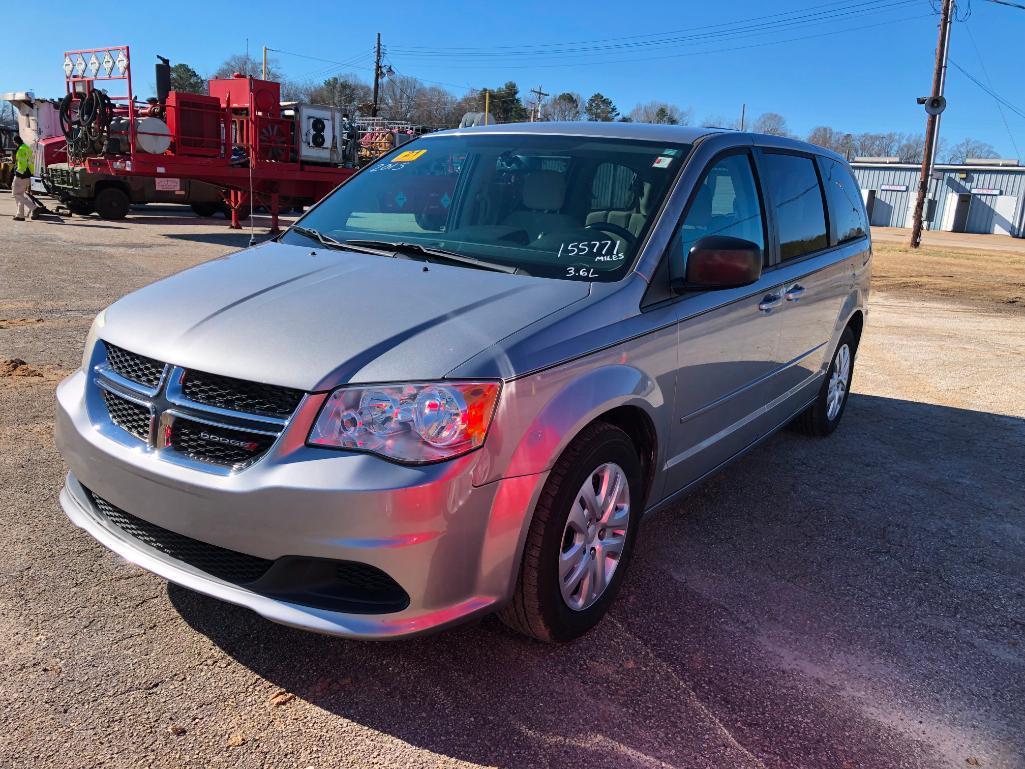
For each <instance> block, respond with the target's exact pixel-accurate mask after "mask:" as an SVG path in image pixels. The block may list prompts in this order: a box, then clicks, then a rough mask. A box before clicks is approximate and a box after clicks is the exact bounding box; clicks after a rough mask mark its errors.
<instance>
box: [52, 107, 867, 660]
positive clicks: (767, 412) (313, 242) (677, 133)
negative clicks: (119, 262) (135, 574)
mask: <svg viewBox="0 0 1025 769" xmlns="http://www.w3.org/2000/svg"><path fill="white" fill-rule="evenodd" d="M870 262H871V243H870V240H869V231H868V226H867V223H866V218H865V210H864V206H863V205H862V199H861V194H860V192H859V190H858V187H857V184H856V183H855V181H854V179H853V178H852V176H851V172H850V170H849V168H848V166H847V164H846V163H845V162H844V160H843V159H842V158H840V157H839V156H837V155H834V154H833V153H831V152H828V151H826V150H823V149H821V148H817V147H813V146H811V145H808V144H804V143H801V142H797V141H792V140H789V139H781V138H775V137H769V136H760V135H754V134H747V133H738V132H727V131H715V130H711V129H695V128H683V127H677V126H653V125H633V124H622V123H615V124H613V123H571V124H559V123H537V124H525V125H502V126H491V127H484V128H471V129H464V130H456V131H444V132H440V133H436V134H431V135H429V136H425V137H423V138H421V139H418V140H417V141H415V142H413V143H411V144H407V145H405V146H404V147H402V148H401V150H397V151H395V152H393V153H391V154H390V155H387V156H385V157H383V158H382V159H381V160H380V161H378V162H377V163H375V164H373V165H371V166H369V167H368V168H366V169H364V170H363V171H361V172H360V173H359V174H357V175H356V176H354V177H353V178H352V179H350V180H349V181H347V182H346V183H345V184H343V185H342V186H340V187H339V188H338V189H337V190H335V192H334V193H332V194H331V195H329V196H328V197H327V198H326V199H324V200H323V201H322V202H321V203H320V204H318V205H317V206H315V207H314V208H313V209H312V210H310V211H309V212H308V213H307V214H306V215H305V216H304V217H302V219H300V220H299V221H298V223H297V224H296V225H295V226H293V227H292V228H291V229H290V230H288V231H287V232H286V233H284V234H283V235H282V236H280V237H278V238H277V239H276V240H275V241H273V242H267V243H264V244H262V245H258V246H256V247H253V248H249V249H246V250H243V251H239V252H237V253H233V254H230V255H228V256H225V257H223V258H220V259H215V260H213V261H210V262H207V263H205V264H202V265H199V266H197V267H194V268H192V269H190V270H187V271H185V272H182V273H180V274H178V275H174V276H172V277H169V278H166V279H164V280H161V281H159V282H157V283H155V284H153V285H151V286H149V287H147V288H144V289H142V290H140V291H136V292H134V293H132V294H129V295H128V296H126V297H124V298H123V299H121V300H120V301H118V302H115V303H114V304H113V305H111V306H110V307H108V308H107V309H106V310H104V311H103V312H101V313H100V314H99V316H97V318H96V320H95V322H94V323H93V326H92V329H91V331H90V332H89V336H88V339H87V342H86V347H85V353H84V357H83V360H82V366H81V369H80V370H79V371H77V372H76V373H75V374H73V375H72V376H71V377H69V378H68V379H67V380H65V381H64V382H63V383H62V384H61V385H60V387H59V389H58V391H57V400H58V419H57V440H58V443H59V445H60V449H61V451H62V453H63V456H64V458H65V460H66V462H67V464H68V467H69V469H70V473H69V475H68V477H67V483H66V485H65V487H64V489H63V491H62V493H61V504H62V506H63V508H64V510H65V511H66V513H67V515H68V516H69V517H70V518H71V520H72V521H73V522H74V523H75V524H76V525H78V526H80V527H82V528H83V529H85V530H86V531H88V532H89V533H90V534H92V536H94V537H95V538H96V539H98V540H99V541H100V542H101V543H103V544H104V545H106V546H107V547H108V548H110V549H112V550H113V551H115V552H117V553H119V554H120V555H122V556H123V557H125V558H126V559H128V560H129V561H132V562H134V563H136V564H138V565H139V566H141V567H143V568H145V569H149V570H150V571H153V572H155V573H156V574H159V575H161V576H163V577H164V578H166V579H168V580H171V581H173V582H176V583H179V584H181V585H184V586H186V587H189V588H191V589H193V590H197V591H200V592H203V593H206V594H209V595H211V596H215V597H217V598H219V599H222V600H224V601H229V602H232V603H235V604H239V605H242V606H246V607H249V608H250V609H252V610H254V611H256V612H258V613H259V614H261V615H263V616H264V617H267V618H269V619H271V620H274V621H276V622H281V623H285V624H288V625H292V626H295V627H300V628H306V629H309V630H315V631H320V632H324V633H332V634H337V635H341V636H349V637H357V638H394V637H402V636H411V635H415V634H419V633H423V632H426V631H431V630H436V629H438V628H442V627H445V626H449V625H451V624H453V623H457V622H461V621H465V620H467V619H469V618H471V617H476V616H479V615H482V614H484V613H488V612H492V611H497V612H498V613H499V616H500V617H501V618H502V619H503V620H504V621H505V622H506V623H508V624H509V625H511V626H512V627H513V628H515V629H517V630H520V631H522V632H523V633H526V634H529V635H531V636H534V637H536V638H539V639H543V640H549V641H564V640H569V639H572V638H574V637H577V636H579V635H581V634H582V633H584V632H585V631H587V630H588V629H589V628H591V627H592V626H594V625H595V624H596V623H597V622H598V621H599V620H600V619H601V617H602V616H603V615H604V614H605V612H606V611H607V610H608V608H609V605H610V603H611V602H612V600H613V599H614V597H615V595H616V592H617V589H618V588H619V586H620V584H621V583H622V581H623V579H624V575H625V572H626V570H627V567H628V566H629V562H630V557H631V554H632V550H633V547H634V542H635V538H636V535H637V529H638V525H639V523H640V520H641V517H642V516H643V514H644V513H646V512H648V511H651V510H652V509H654V508H656V507H659V506H662V505H665V504H666V503H668V502H670V501H672V500H674V499H675V498H677V496H678V495H680V494H681V493H683V492H684V491H686V490H687V489H688V488H689V487H691V486H692V485H694V484H695V483H697V482H699V481H700V480H701V479H702V478H704V477H705V476H707V475H709V474H710V473H714V472H716V471H717V470H719V469H720V468H722V467H723V465H724V464H725V463H727V462H729V461H730V460H731V459H733V458H735V457H737V456H739V455H741V454H742V453H744V452H745V451H746V450H747V449H750V448H751V447H752V446H754V445H755V444H757V443H758V442H759V441H760V440H762V439H763V438H765V437H766V436H768V435H770V434H771V433H772V432H773V431H774V430H776V429H777V428H780V427H782V426H784V425H791V426H793V427H796V428H797V429H799V430H800V431H803V432H805V433H807V434H811V435H816V436H825V435H828V434H829V433H830V432H832V431H833V430H834V429H835V428H836V426H837V424H838V422H839V421H840V419H841V417H842V416H843V413H844V408H845V406H846V403H847V396H848V392H849V389H850V385H851V376H852V373H853V366H854V361H855V354H856V352H857V349H858V343H859V341H860V338H861V334H862V328H863V326H864V322H865V305H866V300H867V295H868V287H869V270H870Z"/></svg>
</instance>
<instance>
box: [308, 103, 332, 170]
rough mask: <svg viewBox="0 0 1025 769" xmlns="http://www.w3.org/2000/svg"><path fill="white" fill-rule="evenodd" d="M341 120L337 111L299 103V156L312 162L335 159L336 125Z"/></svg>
mask: <svg viewBox="0 0 1025 769" xmlns="http://www.w3.org/2000/svg"><path fill="white" fill-rule="evenodd" d="M340 121H341V115H340V114H339V111H338V110H336V109H333V108H331V107H322V106H317V105H313V104H300V105H299V136H300V139H299V157H300V158H301V159H302V160H305V161H308V162H314V163H334V162H338V161H337V156H338V146H337V142H336V141H335V133H336V130H335V129H336V126H337V125H338V123H339V122H340Z"/></svg>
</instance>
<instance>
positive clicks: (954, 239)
mask: <svg viewBox="0 0 1025 769" xmlns="http://www.w3.org/2000/svg"><path fill="white" fill-rule="evenodd" d="M923 234H924V237H923V239H922V247H921V248H919V249H911V248H908V246H907V241H908V238H909V237H910V230H904V229H896V228H891V227H883V228H875V229H873V231H872V237H873V240H874V243H875V250H876V256H877V259H876V262H875V267H874V268H873V271H872V279H873V286H874V287H875V288H876V289H878V290H880V291H887V292H899V293H901V294H903V295H906V296H914V297H922V298H939V299H950V300H954V301H957V302H960V303H962V304H970V305H972V306H975V307H978V308H979V309H984V310H986V311H990V312H993V311H996V312H1001V311H1010V312H1014V313H1017V314H1025V240H1021V239H1019V238H1008V237H1004V236H1000V235H965V234H963V233H953V232H925V233H923ZM973 239H977V240H978V241H979V242H978V244H975V243H973Z"/></svg>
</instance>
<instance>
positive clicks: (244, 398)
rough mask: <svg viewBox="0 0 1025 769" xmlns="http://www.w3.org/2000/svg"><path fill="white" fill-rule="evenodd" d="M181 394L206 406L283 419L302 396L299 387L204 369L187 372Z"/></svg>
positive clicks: (289, 414) (290, 413)
mask: <svg viewBox="0 0 1025 769" xmlns="http://www.w3.org/2000/svg"><path fill="white" fill-rule="evenodd" d="M182 394H183V395H184V396H185V397H186V398H188V399H189V400H191V401H195V402H196V403H203V404H205V405H208V406H216V407H217V408H222V409H231V410H232V411H243V412H246V413H249V414H259V415H261V416H267V417H282V418H287V417H290V416H292V412H293V411H295V409H296V406H298V405H299V401H301V400H302V397H303V392H302V390H293V389H291V388H289V387H278V386H276V385H268V384H261V383H260V382H246V381H244V380H242V379H233V378H231V377H226V376H220V375H218V374H207V373H205V372H203V371H189V372H188V373H186V375H185V378H184V380H183V381H182Z"/></svg>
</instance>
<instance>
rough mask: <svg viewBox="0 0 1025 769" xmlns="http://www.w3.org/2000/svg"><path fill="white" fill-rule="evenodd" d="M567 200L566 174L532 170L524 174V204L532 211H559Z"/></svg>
mask: <svg viewBox="0 0 1025 769" xmlns="http://www.w3.org/2000/svg"><path fill="white" fill-rule="evenodd" d="M565 200H566V175H565V174H560V173H559V172H558V171H531V172H529V173H527V174H524V176H523V205H524V207H525V208H529V209H530V210H532V211H558V210H560V209H561V208H562V204H563V203H564V202H565Z"/></svg>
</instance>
